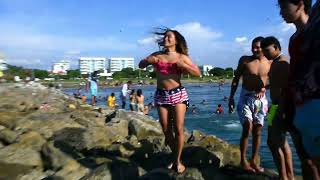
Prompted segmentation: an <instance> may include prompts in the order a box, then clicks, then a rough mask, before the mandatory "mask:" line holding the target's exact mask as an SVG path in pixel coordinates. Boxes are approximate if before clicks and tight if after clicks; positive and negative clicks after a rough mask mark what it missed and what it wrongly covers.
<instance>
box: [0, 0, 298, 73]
mask: <svg viewBox="0 0 320 180" xmlns="http://www.w3.org/2000/svg"><path fill="white" fill-rule="evenodd" d="M162 25H163V26H167V27H170V28H174V29H177V30H178V31H180V32H181V33H182V34H183V35H184V36H185V38H186V40H187V42H188V45H189V50H190V56H191V58H192V59H193V60H194V62H196V63H197V64H199V65H202V64H211V65H214V66H219V67H236V65H237V62H238V59H239V57H240V56H241V55H243V54H250V41H251V40H252V39H253V38H254V37H255V36H258V35H262V36H267V35H274V36H276V37H277V38H279V39H280V41H281V43H282V46H283V49H287V43H288V38H289V37H290V35H291V34H292V33H293V32H294V30H295V28H294V26H293V25H288V24H285V23H284V22H283V20H282V18H281V17H280V16H279V9H278V7H277V1H276V0H268V1H256V0H242V1H236V0H233V1H212V0H202V1H199V0H198V1H196V0H183V1H182V0H181V1H173V0H171V1H169V0H163V1H150V0H117V1H106V0H91V1H89V0H25V1H22V0H0V27H1V33H0V52H1V53H2V54H4V55H5V57H6V60H7V63H9V64H14V65H20V66H24V67H33V68H42V69H49V68H50V66H51V65H52V63H53V62H58V61H59V60H61V59H70V60H71V63H72V66H73V68H76V66H77V63H78V61H77V58H78V57H80V56H103V57H116V56H121V57H134V58H136V64H137V63H138V59H140V58H142V57H144V56H147V55H148V54H150V53H152V52H153V51H155V50H157V45H156V44H155V42H154V37H153V35H152V34H151V31H152V30H153V28H154V27H158V26H162ZM286 52H287V51H286V50H285V52H284V53H286Z"/></svg>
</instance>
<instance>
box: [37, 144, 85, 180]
mask: <svg viewBox="0 0 320 180" xmlns="http://www.w3.org/2000/svg"><path fill="white" fill-rule="evenodd" d="M42 155H43V158H44V160H45V162H46V164H45V166H46V168H47V169H51V170H54V171H57V172H56V173H55V174H54V175H53V176H56V177H63V178H65V179H75V180H76V179H80V178H81V177H83V176H85V175H86V174H87V173H88V172H89V169H88V168H86V167H83V166H82V165H81V164H80V163H78V162H77V161H76V160H74V159H73V158H74V157H72V155H69V154H66V153H65V152H62V151H61V150H60V149H58V148H56V147H55V146H54V144H53V143H52V142H48V143H46V144H45V145H44V146H43V149H42Z"/></svg>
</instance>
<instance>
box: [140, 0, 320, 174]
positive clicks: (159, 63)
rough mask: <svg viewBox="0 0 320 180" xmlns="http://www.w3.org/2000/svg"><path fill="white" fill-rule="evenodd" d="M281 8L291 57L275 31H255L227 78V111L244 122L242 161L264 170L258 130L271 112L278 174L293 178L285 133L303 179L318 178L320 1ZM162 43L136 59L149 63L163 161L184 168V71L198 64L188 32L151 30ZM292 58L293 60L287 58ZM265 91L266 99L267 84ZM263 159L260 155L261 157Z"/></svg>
mask: <svg viewBox="0 0 320 180" xmlns="http://www.w3.org/2000/svg"><path fill="white" fill-rule="evenodd" d="M278 4H279V7H280V14H281V16H282V17H283V19H284V20H285V21H286V22H287V23H293V24H294V25H295V26H296V32H295V33H294V34H293V35H292V36H291V38H290V43H289V54H290V59H289V58H287V57H286V56H285V55H283V53H282V52H281V50H282V49H281V45H280V42H279V40H278V39H277V38H275V37H273V36H269V37H256V38H254V39H253V41H252V55H250V56H242V57H241V58H240V60H239V63H238V67H237V70H236V71H235V77H234V79H233V81H232V84H231V93H230V96H229V99H228V101H229V112H233V111H235V109H236V110H237V112H238V115H239V119H240V122H241V124H242V134H241V138H240V154H241V162H240V165H241V167H242V168H243V169H244V170H246V171H250V172H263V171H264V169H263V168H262V167H261V166H259V165H258V162H257V159H258V154H259V147H260V143H261V131H262V127H263V125H264V121H265V120H267V119H268V140H267V143H268V146H269V148H270V150H271V152H272V155H273V159H274V162H275V164H276V166H277V169H278V172H279V178H280V179H294V173H293V163H292V153H291V149H290V146H289V144H288V141H287V140H286V134H287V132H289V133H290V135H291V137H292V140H293V142H294V145H295V148H296V150H297V154H298V157H299V159H300V161H301V169H302V175H303V177H304V179H320V176H319V173H320V171H319V170H320V131H319V128H320V121H319V118H318V116H319V112H320V111H319V109H320V100H319V98H320V74H319V72H320V51H319V50H320V1H319V0H317V2H316V3H315V4H314V5H313V7H312V8H311V6H312V2H311V0H278ZM155 35H156V36H157V37H159V39H158V44H159V46H160V47H162V50H160V51H158V52H154V53H152V54H151V55H149V56H148V57H146V58H144V59H143V60H141V61H140V63H139V67H140V68H145V67H147V66H149V65H152V66H154V68H155V71H156V77H157V89H156V92H155V95H154V103H155V106H156V107H157V110H158V115H159V118H160V123H161V126H162V130H163V133H164V135H165V139H166V141H165V142H166V144H167V145H169V147H170V148H171V150H172V155H173V156H172V161H171V162H169V163H168V166H167V168H168V169H175V170H176V171H177V172H178V173H183V172H184V171H185V169H186V167H185V165H184V164H183V163H182V161H181V154H182V149H183V144H184V133H183V129H184V119H185V113H186V110H187V109H188V107H189V98H188V93H187V90H186V88H184V87H183V86H182V84H181V81H180V78H181V74H183V73H186V74H191V75H193V76H200V75H201V73H200V70H199V68H198V66H197V65H195V64H194V63H193V62H192V60H191V59H190V57H189V54H188V46H187V43H186V40H185V38H184V37H183V36H182V35H181V34H180V33H179V32H178V31H176V30H173V29H168V28H159V29H158V31H156V32H155ZM289 62H290V63H289ZM241 77H242V90H241V93H240V98H239V102H238V104H237V107H235V102H234V95H235V92H236V90H237V87H238V84H239V80H240V78H241ZM268 90H269V91H270V96H271V97H270V98H271V102H270V103H269V104H271V106H269V104H268V100H267V97H266V92H267V91H268ZM250 134H252V137H253V140H252V144H253V145H252V148H253V150H252V157H251V160H250V162H248V160H247V158H246V152H247V147H248V138H249V135H250ZM262 161H263V160H262Z"/></svg>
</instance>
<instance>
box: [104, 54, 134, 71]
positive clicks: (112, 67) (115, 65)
mask: <svg viewBox="0 0 320 180" xmlns="http://www.w3.org/2000/svg"><path fill="white" fill-rule="evenodd" d="M108 61H109V64H108V70H109V72H110V73H114V72H117V71H121V70H122V69H124V68H132V69H134V58H124V57H112V58H109V59H108Z"/></svg>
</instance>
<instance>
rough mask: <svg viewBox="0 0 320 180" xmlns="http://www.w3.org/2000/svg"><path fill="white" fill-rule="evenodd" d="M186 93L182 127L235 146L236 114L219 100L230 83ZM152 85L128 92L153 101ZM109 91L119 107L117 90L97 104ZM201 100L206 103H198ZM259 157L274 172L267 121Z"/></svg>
mask: <svg viewBox="0 0 320 180" xmlns="http://www.w3.org/2000/svg"><path fill="white" fill-rule="evenodd" d="M184 86H185V87H186V89H187V91H188V94H189V99H190V108H189V110H188V112H187V114H186V119H185V127H186V128H187V129H188V131H191V130H200V131H202V132H204V133H206V134H212V135H216V136H217V137H219V138H221V139H223V140H225V141H227V142H229V143H232V144H239V138H240V136H241V124H240V123H239V120H238V115H237V113H233V114H229V113H228V102H227V101H225V100H224V99H223V98H224V96H227V97H229V94H230V84H225V85H224V86H222V87H220V88H219V86H218V84H214V83H210V84H186V85H184ZM155 88H156V87H155V86H133V87H132V89H136V90H137V89H142V91H143V94H144V96H145V104H148V103H149V102H152V101H153V94H154V91H155ZM240 91H241V87H239V88H238V90H237V93H236V96H235V101H236V103H237V100H238V97H239V93H240ZM64 92H65V93H67V94H70V95H72V94H73V93H74V92H76V90H75V89H64ZM112 92H114V93H115V95H116V97H117V100H116V101H117V104H121V102H120V98H119V96H120V92H121V87H108V88H104V89H99V92H98V105H99V106H106V99H105V97H106V96H107V95H110V94H111V93H112ZM83 94H85V95H86V96H87V97H88V99H87V101H88V103H89V102H90V97H89V94H88V93H86V92H85V91H84V90H83ZM203 100H205V101H206V103H204V104H203V103H202V101H203ZM218 104H221V105H222V107H223V109H224V113H223V114H220V115H218V114H216V113H214V112H215V110H216V109H217V105H218ZM192 105H195V106H196V113H192V112H191V109H192V108H191V106H192ZM126 109H129V102H128V103H127V107H126ZM149 114H150V115H151V116H152V117H154V118H155V119H159V118H158V114H157V111H156V109H154V108H153V109H152V110H151V111H150V113H149ZM289 144H290V145H291V147H292V150H293V163H294V169H295V173H296V174H297V175H299V174H301V171H300V161H299V159H298V157H297V155H296V152H295V149H294V148H293V145H292V141H291V139H290V138H289ZM250 154H251V142H249V148H248V158H249V157H251V156H250ZM260 156H261V165H262V167H265V168H270V169H276V167H275V165H274V163H273V159H272V155H271V152H270V150H269V148H268V146H267V122H265V126H264V127H263V132H262V141H261V148H260Z"/></svg>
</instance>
